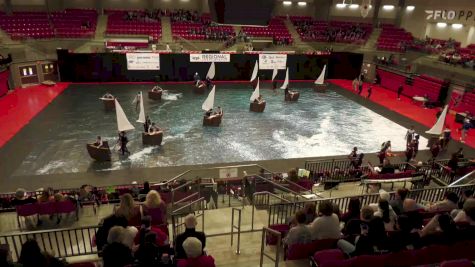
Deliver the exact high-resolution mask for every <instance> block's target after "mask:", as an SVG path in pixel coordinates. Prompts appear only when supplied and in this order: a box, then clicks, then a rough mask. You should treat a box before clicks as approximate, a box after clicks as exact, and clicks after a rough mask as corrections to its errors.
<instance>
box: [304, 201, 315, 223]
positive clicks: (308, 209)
mask: <svg viewBox="0 0 475 267" xmlns="http://www.w3.org/2000/svg"><path fill="white" fill-rule="evenodd" d="M303 211H304V213H305V224H309V223H311V222H313V220H315V218H316V217H317V210H316V206H315V203H313V202H309V203H305V206H304V208H303Z"/></svg>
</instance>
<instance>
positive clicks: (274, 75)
mask: <svg viewBox="0 0 475 267" xmlns="http://www.w3.org/2000/svg"><path fill="white" fill-rule="evenodd" d="M277 72H278V70H277V69H274V70H273V71H272V81H274V79H275V77H277Z"/></svg>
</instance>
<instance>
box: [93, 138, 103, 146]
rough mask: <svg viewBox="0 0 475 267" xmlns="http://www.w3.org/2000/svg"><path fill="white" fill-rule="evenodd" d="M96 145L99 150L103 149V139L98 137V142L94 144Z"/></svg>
mask: <svg viewBox="0 0 475 267" xmlns="http://www.w3.org/2000/svg"><path fill="white" fill-rule="evenodd" d="M94 145H95V146H96V147H97V148H100V147H102V145H103V142H102V138H101V136H100V135H98V136H97V139H96V142H94Z"/></svg>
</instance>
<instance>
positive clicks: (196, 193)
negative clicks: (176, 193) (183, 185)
mask: <svg viewBox="0 0 475 267" xmlns="http://www.w3.org/2000/svg"><path fill="white" fill-rule="evenodd" d="M196 195H199V193H198V192H195V193H193V194H191V195H189V196H187V197H184V198H182V199H180V200H178V201H177V202H173V204H178V203H181V202H184V201H186V200H188V199H190V198H193V197H194V196H196Z"/></svg>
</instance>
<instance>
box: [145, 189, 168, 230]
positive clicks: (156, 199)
mask: <svg viewBox="0 0 475 267" xmlns="http://www.w3.org/2000/svg"><path fill="white" fill-rule="evenodd" d="M142 208H143V214H145V215H150V216H152V220H153V223H154V224H163V223H166V220H167V205H166V203H165V202H164V201H163V200H162V198H161V197H160V194H159V193H158V192H157V191H155V190H150V191H149V192H148V194H147V197H146V198H145V202H144V204H143V206H142ZM155 209H159V210H160V212H161V214H160V217H161V218H158V215H156V214H155V213H154V212H153V210H155Z"/></svg>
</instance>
